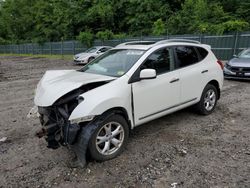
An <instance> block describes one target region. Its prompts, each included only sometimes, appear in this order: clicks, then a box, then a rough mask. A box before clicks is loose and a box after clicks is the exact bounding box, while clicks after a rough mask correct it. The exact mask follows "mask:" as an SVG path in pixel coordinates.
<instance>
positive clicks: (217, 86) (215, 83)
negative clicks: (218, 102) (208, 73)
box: [208, 80, 220, 99]
mask: <svg viewBox="0 0 250 188" xmlns="http://www.w3.org/2000/svg"><path fill="white" fill-rule="evenodd" d="M208 84H210V85H213V86H214V87H216V89H217V91H218V99H220V86H219V82H217V81H216V80H211V81H210V82H208Z"/></svg>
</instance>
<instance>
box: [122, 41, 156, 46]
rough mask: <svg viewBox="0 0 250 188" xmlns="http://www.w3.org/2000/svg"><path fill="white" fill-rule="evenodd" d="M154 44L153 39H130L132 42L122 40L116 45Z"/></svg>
mask: <svg viewBox="0 0 250 188" xmlns="http://www.w3.org/2000/svg"><path fill="white" fill-rule="evenodd" d="M152 44H155V41H132V42H124V43H121V44H118V45H117V46H125V45H152Z"/></svg>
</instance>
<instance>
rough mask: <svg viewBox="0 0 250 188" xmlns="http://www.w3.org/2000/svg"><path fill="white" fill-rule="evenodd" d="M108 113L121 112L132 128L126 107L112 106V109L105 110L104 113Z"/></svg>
mask: <svg viewBox="0 0 250 188" xmlns="http://www.w3.org/2000/svg"><path fill="white" fill-rule="evenodd" d="M106 113H115V114H119V115H121V116H123V117H124V119H125V120H126V121H127V123H128V126H129V129H130V130H131V121H130V120H129V117H128V113H127V110H126V109H125V108H123V107H114V108H111V109H109V110H107V111H105V112H104V113H103V114H106Z"/></svg>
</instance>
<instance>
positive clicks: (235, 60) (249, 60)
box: [228, 58, 250, 67]
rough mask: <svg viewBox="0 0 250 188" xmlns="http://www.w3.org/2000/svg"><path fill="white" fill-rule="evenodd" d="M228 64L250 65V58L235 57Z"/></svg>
mask: <svg viewBox="0 0 250 188" xmlns="http://www.w3.org/2000/svg"><path fill="white" fill-rule="evenodd" d="M228 64H229V65H230V66H233V67H250V58H233V59H231V60H230V61H229V62H228Z"/></svg>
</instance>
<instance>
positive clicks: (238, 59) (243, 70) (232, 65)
mask: <svg viewBox="0 0 250 188" xmlns="http://www.w3.org/2000/svg"><path fill="white" fill-rule="evenodd" d="M223 72H224V77H225V78H237V79H249V80H250V48H247V49H245V50H243V51H242V52H240V53H239V55H234V58H233V59H231V60H230V61H229V62H228V63H226V65H225V67H224V71H223Z"/></svg>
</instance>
